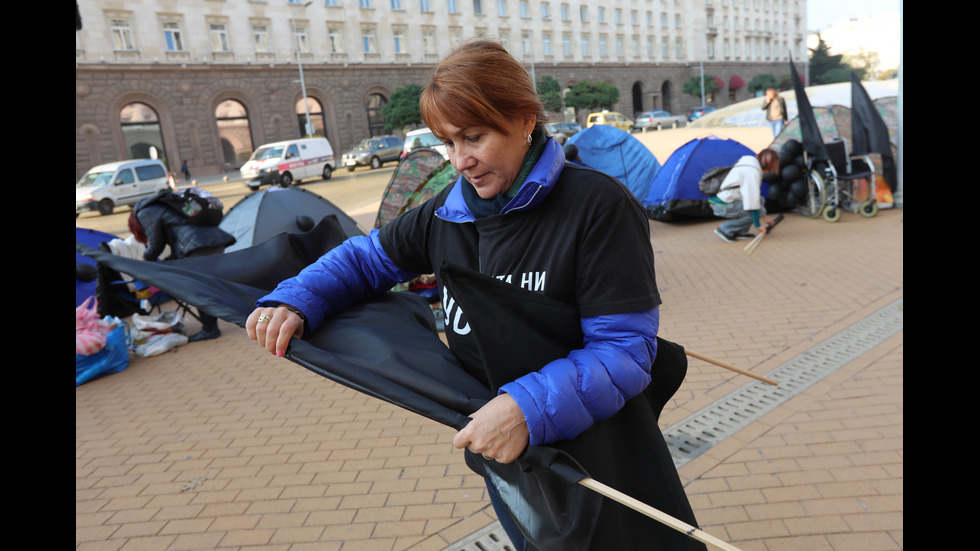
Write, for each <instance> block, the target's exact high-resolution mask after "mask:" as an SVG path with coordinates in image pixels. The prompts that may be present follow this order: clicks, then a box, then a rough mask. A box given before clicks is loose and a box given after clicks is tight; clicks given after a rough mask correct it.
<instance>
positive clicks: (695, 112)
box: [687, 106, 715, 122]
mask: <svg viewBox="0 0 980 551" xmlns="http://www.w3.org/2000/svg"><path fill="white" fill-rule="evenodd" d="M712 111H715V108H714V107H711V106H702V107H695V108H694V109H691V112H690V113H688V114H687V120H688V122H690V121H696V120H698V119H700V118H701V117H703V116H705V115H707V114H708V113H710V112H712Z"/></svg>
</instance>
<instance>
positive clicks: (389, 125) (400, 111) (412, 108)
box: [381, 84, 422, 132]
mask: <svg viewBox="0 0 980 551" xmlns="http://www.w3.org/2000/svg"><path fill="white" fill-rule="evenodd" d="M421 96H422V87H421V86H419V85H418V84H408V85H406V86H402V87H401V88H399V89H397V90H395V91H394V92H392V93H391V97H390V98H388V103H386V104H385V106H384V107H383V108H382V109H381V114H382V115H384V118H385V132H391V131H392V130H396V129H401V128H405V127H406V126H417V125H420V124H422V112H421V111H419V98H420V97H421Z"/></svg>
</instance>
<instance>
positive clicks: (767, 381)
mask: <svg viewBox="0 0 980 551" xmlns="http://www.w3.org/2000/svg"><path fill="white" fill-rule="evenodd" d="M684 352H685V353H686V354H687V355H688V356H690V357H692V358H697V359H699V360H702V361H705V362H708V363H709V364H714V365H717V366H718V367H724V368H725V369H729V370H731V371H734V372H735V373H741V374H742V375H746V376H748V377H752V378H753V379H758V380H760V381H762V382H764V383H767V384H770V385H772V386H779V383H777V382H776V381H774V380H772V379H769V378H768V377H763V376H762V375H756V374H755V373H752V372H751V371H746V370H744V369H739V368H737V367H735V366H734V365H728V364H726V363H724V362H720V361H718V360H713V359H711V358H708V357H707V356H702V355H701V354H698V353H697V352H691V351H690V350H688V349H686V348H685V349H684Z"/></svg>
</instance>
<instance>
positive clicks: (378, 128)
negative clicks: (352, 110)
mask: <svg viewBox="0 0 980 551" xmlns="http://www.w3.org/2000/svg"><path fill="white" fill-rule="evenodd" d="M386 103H388V100H387V99H385V97H384V96H382V95H381V94H371V95H370V96H368V99H367V105H365V106H364V108H365V109H366V110H367V116H368V131H369V132H370V135H371V137H374V136H381V135H383V134H385V133H386V132H385V116H384V114H383V113H382V112H381V110H382V109H384V106H385V104H386Z"/></svg>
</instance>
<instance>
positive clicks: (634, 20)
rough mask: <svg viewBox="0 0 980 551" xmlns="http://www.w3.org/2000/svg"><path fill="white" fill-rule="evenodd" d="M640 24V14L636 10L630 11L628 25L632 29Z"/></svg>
mask: <svg viewBox="0 0 980 551" xmlns="http://www.w3.org/2000/svg"><path fill="white" fill-rule="evenodd" d="M639 24H640V12H638V11H636V10H630V25H633V26H634V27H636V26H638V25H639Z"/></svg>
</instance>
